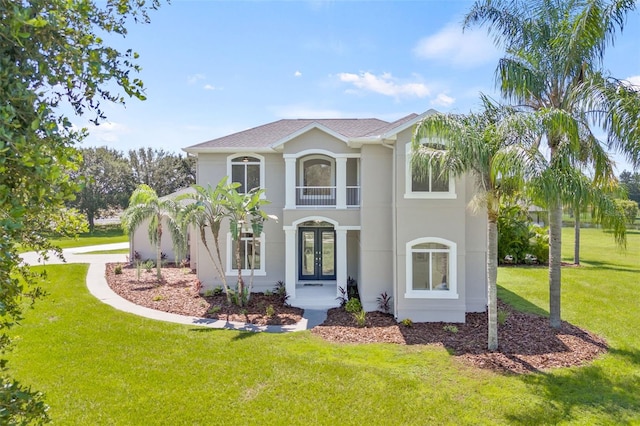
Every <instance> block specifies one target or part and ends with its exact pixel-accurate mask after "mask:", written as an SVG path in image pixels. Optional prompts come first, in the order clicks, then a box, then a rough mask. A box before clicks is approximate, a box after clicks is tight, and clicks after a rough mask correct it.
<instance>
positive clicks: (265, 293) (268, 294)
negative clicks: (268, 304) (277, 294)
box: [264, 290, 273, 297]
mask: <svg viewBox="0 0 640 426" xmlns="http://www.w3.org/2000/svg"><path fill="white" fill-rule="evenodd" d="M264 295H265V296H267V297H269V296H273V292H272V291H271V290H266V291H265V292H264Z"/></svg>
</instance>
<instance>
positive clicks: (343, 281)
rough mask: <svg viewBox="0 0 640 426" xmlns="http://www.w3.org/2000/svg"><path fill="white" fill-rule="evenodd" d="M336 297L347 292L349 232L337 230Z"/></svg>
mask: <svg viewBox="0 0 640 426" xmlns="http://www.w3.org/2000/svg"><path fill="white" fill-rule="evenodd" d="M336 284H337V285H336V297H339V296H340V287H342V288H343V289H344V290H345V291H346V290H347V230H346V229H339V228H336Z"/></svg>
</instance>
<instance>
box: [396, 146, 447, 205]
mask: <svg viewBox="0 0 640 426" xmlns="http://www.w3.org/2000/svg"><path fill="white" fill-rule="evenodd" d="M405 152H406V156H405V174H404V175H405V184H404V198H423V199H425V198H426V199H429V198H430V199H441V200H444V199H449V200H451V199H455V198H457V194H456V183H455V179H453V177H452V176H449V191H448V192H431V191H413V190H412V189H411V188H412V186H413V173H412V168H411V156H412V153H413V151H412V149H411V142H409V143H408V144H407V145H406V148H405ZM429 173H431V171H429ZM429 180H431V178H429Z"/></svg>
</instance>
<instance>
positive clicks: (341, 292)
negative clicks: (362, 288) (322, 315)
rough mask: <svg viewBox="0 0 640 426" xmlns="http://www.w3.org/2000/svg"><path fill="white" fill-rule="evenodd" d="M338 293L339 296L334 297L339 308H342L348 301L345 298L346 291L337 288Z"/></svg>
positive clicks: (342, 288)
mask: <svg viewBox="0 0 640 426" xmlns="http://www.w3.org/2000/svg"><path fill="white" fill-rule="evenodd" d="M338 291H339V292H340V296H338V297H336V300H338V301H340V307H344V305H345V304H346V303H347V300H349V297H348V296H347V290H345V289H344V287H338Z"/></svg>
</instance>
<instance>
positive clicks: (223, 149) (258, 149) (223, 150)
mask: <svg viewBox="0 0 640 426" xmlns="http://www.w3.org/2000/svg"><path fill="white" fill-rule="evenodd" d="M182 150H183V151H184V152H186V153H188V154H215V153H220V154H224V153H230V154H233V153H239V152H255V153H262V154H264V153H267V154H268V153H273V152H274V150H273V148H271V147H264V146H260V147H257V146H254V147H251V146H237V147H233V146H225V147H199V148H195V147H187V148H182Z"/></svg>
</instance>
